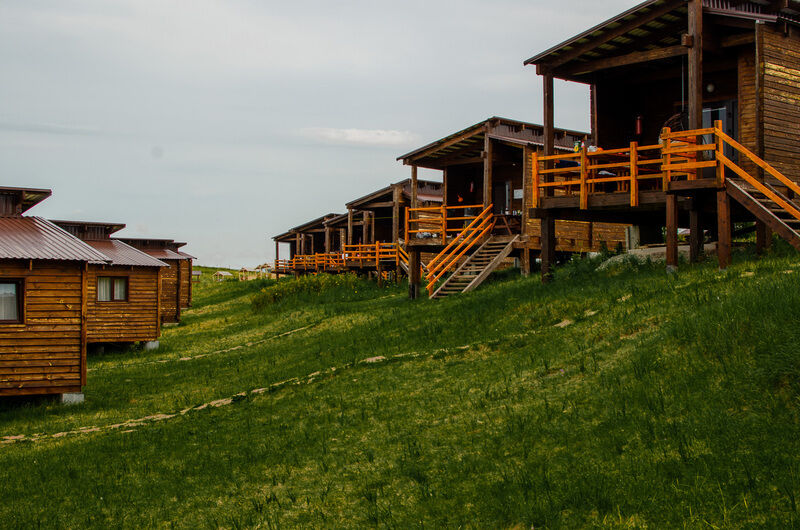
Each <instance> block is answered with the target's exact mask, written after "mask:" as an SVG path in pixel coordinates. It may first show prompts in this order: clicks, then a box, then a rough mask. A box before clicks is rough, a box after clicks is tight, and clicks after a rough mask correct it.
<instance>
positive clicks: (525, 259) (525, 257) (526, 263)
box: [520, 248, 531, 276]
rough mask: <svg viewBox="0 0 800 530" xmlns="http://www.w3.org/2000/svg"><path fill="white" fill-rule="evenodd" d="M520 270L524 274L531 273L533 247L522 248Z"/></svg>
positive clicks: (528, 274)
mask: <svg viewBox="0 0 800 530" xmlns="http://www.w3.org/2000/svg"><path fill="white" fill-rule="evenodd" d="M520 272H521V273H522V275H523V276H530V275H531V249H529V248H523V249H522V250H520Z"/></svg>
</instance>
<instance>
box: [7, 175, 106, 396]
mask: <svg viewBox="0 0 800 530" xmlns="http://www.w3.org/2000/svg"><path fill="white" fill-rule="evenodd" d="M50 194H51V192H50V190H42V189H31V188H8V187H3V188H0V396H20V395H35V394H62V395H63V394H71V393H80V392H81V391H82V388H83V386H84V385H86V343H87V335H88V326H87V324H88V323H87V319H86V314H87V309H86V308H87V305H88V303H89V292H88V276H89V272H88V264H89V263H102V262H108V261H109V260H108V258H107V257H106V256H105V255H104V254H102V253H101V252H98V251H97V250H95V249H93V248H92V247H90V246H89V245H87V244H86V243H84V242H83V241H81V240H80V239H78V238H76V237H74V236H72V235H71V234H69V233H67V232H66V231H64V230H62V229H61V228H59V227H58V226H56V225H54V224H53V223H51V222H49V221H47V220H46V219H43V218H41V217H33V216H25V215H23V213H25V212H26V211H27V210H28V209H30V208H31V207H33V206H35V205H36V204H38V203H39V202H41V201H42V200H44V199H46V198H47V197H49V196H50Z"/></svg>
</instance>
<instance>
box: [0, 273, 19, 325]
mask: <svg viewBox="0 0 800 530" xmlns="http://www.w3.org/2000/svg"><path fill="white" fill-rule="evenodd" d="M0 322H4V323H16V322H22V282H21V281H19V280H2V279H0Z"/></svg>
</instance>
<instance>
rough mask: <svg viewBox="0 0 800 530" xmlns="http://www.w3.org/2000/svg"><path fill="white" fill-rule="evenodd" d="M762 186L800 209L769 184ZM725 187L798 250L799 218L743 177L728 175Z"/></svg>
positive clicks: (799, 245)
mask: <svg viewBox="0 0 800 530" xmlns="http://www.w3.org/2000/svg"><path fill="white" fill-rule="evenodd" d="M764 186H766V187H768V188H770V190H771V191H772V192H773V193H774V194H776V195H778V196H779V197H780V198H781V199H782V200H783V201H784V202H785V203H787V204H789V205H790V206H792V207H794V208H795V209H796V210H798V211H800V205H798V204H797V203H796V202H795V201H793V200H792V199H789V198H788V197H786V196H785V195H784V194H782V193H781V192H779V191H778V190H776V189H774V188H773V187H772V186H770V185H769V184H766V183H764ZM725 188H726V190H727V192H728V195H729V196H730V197H731V198H732V199H734V200H735V201H736V202H738V203H739V204H741V205H742V206H744V207H745V208H746V209H747V210H748V211H749V212H750V213H752V214H753V215H754V216H755V217H756V219H758V220H760V221H762V222H763V223H764V224H766V225H767V226H768V227H770V228H771V229H772V231H773V232H774V233H776V234H778V235H779V236H781V237H782V238H783V239H785V240H786V241H787V242H788V243H789V244H790V245H792V246H793V247H794V248H796V249H797V250H800V219H798V218H797V217H795V216H794V215H792V213H790V210H788V209H786V208H785V207H783V206H781V205H780V204H779V203H777V202H776V201H775V200H773V199H772V198H770V197H769V196H767V195H766V194H765V193H763V192H761V191H759V190H758V189H757V188H756V187H755V186H753V185H752V184H750V183H749V182H747V181H746V180H744V179H740V178H736V177H728V178H727V179H726V182H725Z"/></svg>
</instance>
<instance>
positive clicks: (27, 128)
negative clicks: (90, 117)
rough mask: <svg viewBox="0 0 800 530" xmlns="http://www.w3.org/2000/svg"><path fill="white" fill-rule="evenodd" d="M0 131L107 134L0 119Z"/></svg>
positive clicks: (83, 128) (77, 127) (69, 127)
mask: <svg viewBox="0 0 800 530" xmlns="http://www.w3.org/2000/svg"><path fill="white" fill-rule="evenodd" d="M0 131H10V132H22V133H41V134H66V135H79V136H99V135H104V134H107V133H106V132H105V131H101V130H99V129H94V128H91V127H82V126H74V125H62V124H58V123H34V122H28V123H24V122H13V121H6V120H3V119H0Z"/></svg>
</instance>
